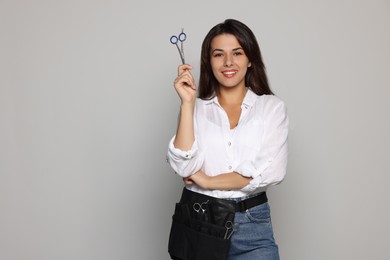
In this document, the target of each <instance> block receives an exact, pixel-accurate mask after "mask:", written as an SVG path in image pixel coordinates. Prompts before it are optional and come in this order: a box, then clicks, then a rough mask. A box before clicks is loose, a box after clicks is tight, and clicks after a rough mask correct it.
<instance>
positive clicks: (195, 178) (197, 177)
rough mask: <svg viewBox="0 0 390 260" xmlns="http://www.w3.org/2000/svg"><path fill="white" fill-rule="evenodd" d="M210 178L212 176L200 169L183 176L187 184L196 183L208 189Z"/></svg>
mask: <svg viewBox="0 0 390 260" xmlns="http://www.w3.org/2000/svg"><path fill="white" fill-rule="evenodd" d="M210 179H211V177H210V176H208V175H206V174H205V173H204V172H202V171H198V172H196V173H195V174H193V175H191V176H189V177H187V178H183V181H184V183H185V184H186V185H189V184H196V185H198V186H199V187H200V188H202V189H207V188H208V184H209V181H210Z"/></svg>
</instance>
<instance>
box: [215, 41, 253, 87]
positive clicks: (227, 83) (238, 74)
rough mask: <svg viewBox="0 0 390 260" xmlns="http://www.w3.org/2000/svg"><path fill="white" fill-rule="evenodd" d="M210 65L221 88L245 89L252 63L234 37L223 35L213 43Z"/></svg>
mask: <svg viewBox="0 0 390 260" xmlns="http://www.w3.org/2000/svg"><path fill="white" fill-rule="evenodd" d="M210 63H211V68H212V70H213V74H214V76H215V78H216V79H217V81H218V83H219V87H220V88H234V87H239V88H240V87H245V75H246V72H247V70H248V68H249V67H250V66H251V63H250V62H249V59H248V57H247V56H246V54H245V52H244V50H243V49H242V47H241V45H240V44H239V43H238V41H237V39H236V37H235V36H234V35H232V34H221V35H218V36H216V37H215V38H214V39H213V40H212V41H211V58H210Z"/></svg>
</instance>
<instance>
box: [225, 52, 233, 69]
mask: <svg viewBox="0 0 390 260" xmlns="http://www.w3.org/2000/svg"><path fill="white" fill-rule="evenodd" d="M232 65H233V59H232V56H231V55H226V56H225V60H224V67H227V68H228V67H231V66H232Z"/></svg>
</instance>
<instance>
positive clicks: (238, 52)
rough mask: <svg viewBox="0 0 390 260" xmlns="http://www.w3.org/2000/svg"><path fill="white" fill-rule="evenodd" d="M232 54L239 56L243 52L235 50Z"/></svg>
mask: <svg viewBox="0 0 390 260" xmlns="http://www.w3.org/2000/svg"><path fill="white" fill-rule="evenodd" d="M233 54H234V56H240V55H243V53H242V52H241V51H235V52H234V53H233Z"/></svg>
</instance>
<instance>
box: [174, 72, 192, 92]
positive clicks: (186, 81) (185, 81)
mask: <svg viewBox="0 0 390 260" xmlns="http://www.w3.org/2000/svg"><path fill="white" fill-rule="evenodd" d="M174 84H175V87H176V88H177V87H182V86H184V87H190V88H191V89H194V90H195V81H194V80H193V77H192V76H191V75H187V74H184V75H180V76H179V77H177V78H176V80H175V82H174Z"/></svg>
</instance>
